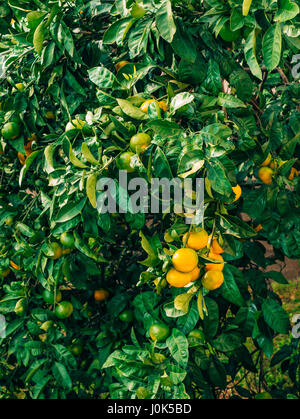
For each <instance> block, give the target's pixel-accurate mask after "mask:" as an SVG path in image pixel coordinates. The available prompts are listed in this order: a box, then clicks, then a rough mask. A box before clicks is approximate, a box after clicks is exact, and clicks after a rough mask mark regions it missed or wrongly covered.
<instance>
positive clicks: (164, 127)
mask: <svg viewBox="0 0 300 419" xmlns="http://www.w3.org/2000/svg"><path fill="white" fill-rule="evenodd" d="M147 127H149V128H150V129H152V130H153V131H154V132H155V133H156V134H159V135H160V136H161V137H164V136H166V135H167V136H169V137H172V136H175V135H178V134H179V133H180V132H181V131H182V128H181V127H180V126H179V125H177V124H176V123H175V122H171V121H166V120H164V121H162V120H156V121H151V122H148V124H147Z"/></svg>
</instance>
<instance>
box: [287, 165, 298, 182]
mask: <svg viewBox="0 0 300 419" xmlns="http://www.w3.org/2000/svg"><path fill="white" fill-rule="evenodd" d="M295 176H299V172H298V170H297V169H295V167H292V170H291V173H290V175H289V180H293V179H294V177H295Z"/></svg>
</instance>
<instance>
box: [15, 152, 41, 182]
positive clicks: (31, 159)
mask: <svg viewBox="0 0 300 419" xmlns="http://www.w3.org/2000/svg"><path fill="white" fill-rule="evenodd" d="M41 153H42V150H37V151H34V152H33V153H31V154H30V156H28V157H27V159H26V161H25V165H24V166H23V167H22V170H21V172H20V177H19V185H20V186H21V185H22V182H23V179H24V177H25V175H26V173H27V172H28V170H29V168H30V166H31V165H32V163H33V162H34V160H35V159H36V158H37V156H39V155H40V154H41Z"/></svg>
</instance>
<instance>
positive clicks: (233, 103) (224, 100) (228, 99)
mask: <svg viewBox="0 0 300 419" xmlns="http://www.w3.org/2000/svg"><path fill="white" fill-rule="evenodd" d="M218 105H219V106H224V107H225V108H245V107H246V105H245V104H244V102H242V101H241V100H240V99H239V98H237V97H234V96H232V95H228V94H226V93H219V96H218Z"/></svg>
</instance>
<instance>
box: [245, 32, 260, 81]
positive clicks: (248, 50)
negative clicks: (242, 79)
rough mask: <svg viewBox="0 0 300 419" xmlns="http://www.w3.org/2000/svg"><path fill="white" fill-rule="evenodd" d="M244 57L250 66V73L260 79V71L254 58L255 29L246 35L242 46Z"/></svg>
mask: <svg viewBox="0 0 300 419" xmlns="http://www.w3.org/2000/svg"><path fill="white" fill-rule="evenodd" d="M244 54H245V59H246V61H247V63H248V65H249V67H250V70H251V73H252V74H253V75H254V76H255V77H257V78H258V79H260V80H262V72H261V69H260V67H259V64H258V62H257V58H256V33H255V29H253V31H252V32H251V33H250V34H249V35H248V38H247V39H246V43H245V47H244Z"/></svg>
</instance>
